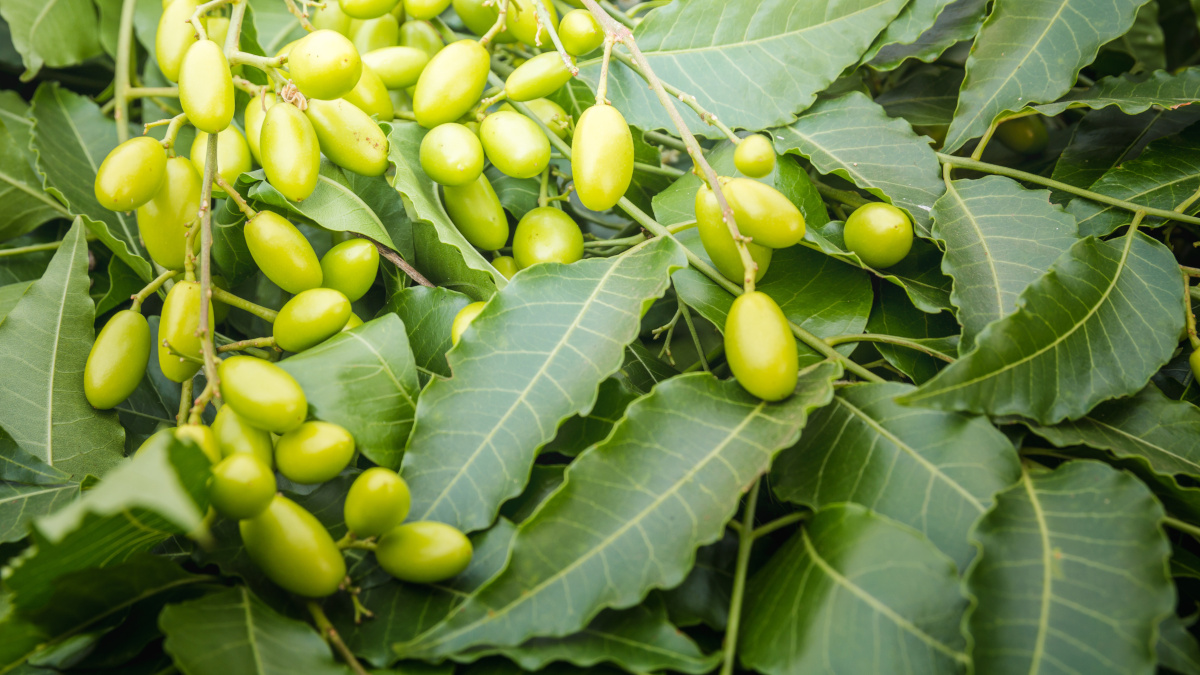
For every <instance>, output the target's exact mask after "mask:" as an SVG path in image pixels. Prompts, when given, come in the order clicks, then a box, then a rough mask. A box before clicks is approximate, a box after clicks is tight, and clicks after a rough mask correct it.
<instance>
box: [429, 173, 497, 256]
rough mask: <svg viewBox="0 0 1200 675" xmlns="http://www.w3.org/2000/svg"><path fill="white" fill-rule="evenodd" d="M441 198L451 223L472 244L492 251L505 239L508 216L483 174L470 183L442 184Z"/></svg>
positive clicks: (485, 175)
mask: <svg viewBox="0 0 1200 675" xmlns="http://www.w3.org/2000/svg"><path fill="white" fill-rule="evenodd" d="M442 202H443V203H444V204H445V205H446V213H448V214H450V220H451V221H453V222H454V226H455V227H457V228H458V231H459V232H461V233H462V236H463V237H466V239H467V241H468V242H470V243H471V245H472V246H478V247H479V248H481V249H483V250H485V251H495V250H496V249H499V248H501V247H503V246H504V243H505V242H507V241H508V218H507V217H505V215H504V207H503V206H501V205H500V198H499V197H497V196H496V191H495V190H494V189H492V183H491V181H489V180H488V177H487V174H482V173H481V174H479V178H476V179H475V181H474V182H473V183H468V184H466V185H462V186H459V187H452V186H445V187H443V188H442Z"/></svg>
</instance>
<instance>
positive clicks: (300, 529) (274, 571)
mask: <svg viewBox="0 0 1200 675" xmlns="http://www.w3.org/2000/svg"><path fill="white" fill-rule="evenodd" d="M238 529H239V530H240V531H241V534H242V543H243V544H244V545H245V547H246V554H247V555H249V556H250V560H252V561H253V562H254V564H255V565H257V566H258V568H259V569H260V570H262V571H263V574H266V575H267V578H268V579H270V580H271V581H273V582H275V584H276V585H278V586H279V587H280V588H282V589H284V590H285V591H289V592H292V593H295V594H296V595H302V596H304V597H308V598H322V597H325V596H326V595H330V594H332V593H333V592H335V591H336V590H338V586H340V585H341V583H342V580H343V579H345V578H346V559H345V558H343V557H342V552H341V551H339V550H338V548H337V545H335V544H334V543H333V537H331V536H329V532H328V531H327V530H326V529H325V527H324V526H323V525H321V521H319V520H317V519H316V518H314V517H313V515H312V514H311V513H309V512H308V511H305V510H304V509H303V508H301V507H300V506H299V505H298V504H296V503H295V502H293V501H291V500H290V499H288V498H286V497H284V496H283V495H275V497H274V498H273V499H272V500H271V504H270V505H269V506H267V508H266V510H264V511H263V512H262V513H260V514H258V515H257V516H255V517H254V518H251V519H249V520H243V521H241V522H239V523H238Z"/></svg>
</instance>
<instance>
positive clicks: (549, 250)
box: [513, 206, 583, 269]
mask: <svg viewBox="0 0 1200 675" xmlns="http://www.w3.org/2000/svg"><path fill="white" fill-rule="evenodd" d="M582 257H583V232H581V231H580V230H579V225H577V224H576V223H575V221H574V220H571V216H568V215H567V214H566V213H563V212H562V211H560V210H558V209H556V208H554V207H553V206H542V207H538V208H536V209H533V210H532V211H530V212H529V213H526V214H525V217H524V218H522V219H521V222H520V223H518V224H517V232H516V234H514V235H513V259H514V260H516V262H517V267H518V268H519V269H525V268H526V267H529V266H531V265H537V264H538V263H547V262H556V263H573V262H575V261H576V260H579V259H580V258H582Z"/></svg>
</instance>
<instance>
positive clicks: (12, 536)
mask: <svg viewBox="0 0 1200 675" xmlns="http://www.w3.org/2000/svg"><path fill="white" fill-rule="evenodd" d="M5 459H6V460H7V459H8V458H7V457H6V458H5ZM78 494H79V484H78V483H60V484H58V485H44V484H28V483H7V482H0V542H9V541H20V540H21V539H24V538H25V537H27V536H29V524H30V523H32V522H33V521H34V520H35V519H37V518H40V517H42V516H45V515H48V514H51V513H54V512H55V511H57V510H59V509H61V508H63V507H64V506H66V505H67V504H69V503H70V502H71V500H73V499H75V497H76V496H77V495H78Z"/></svg>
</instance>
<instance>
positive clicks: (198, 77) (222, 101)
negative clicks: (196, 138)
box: [179, 40, 236, 134]
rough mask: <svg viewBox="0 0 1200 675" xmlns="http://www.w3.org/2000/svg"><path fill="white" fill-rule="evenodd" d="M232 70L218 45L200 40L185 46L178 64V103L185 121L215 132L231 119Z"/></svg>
mask: <svg viewBox="0 0 1200 675" xmlns="http://www.w3.org/2000/svg"><path fill="white" fill-rule="evenodd" d="M233 94H234V90H233V74H232V73H230V72H229V61H227V60H225V53H224V52H222V51H221V47H220V46H218V45H217V43H215V42H213V41H211V40H200V41H199V42H197V43H196V44H194V45H192V46H191V47H189V48H188V50H187V54H185V55H184V57H183V63H182V64H181V65H180V67H179V105H180V107H182V108H183V112H185V113H187V116H188V122H191V124H192V126H194V127H196V128H197V129H199V130H200V131H207V132H208V133H210V134H215V133H217V132H219V131H222V130H224V129H225V128H226V127H228V126H229V123H230V122H231V121H232V120H233V113H234V112H236V107H235V105H234V100H233Z"/></svg>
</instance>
